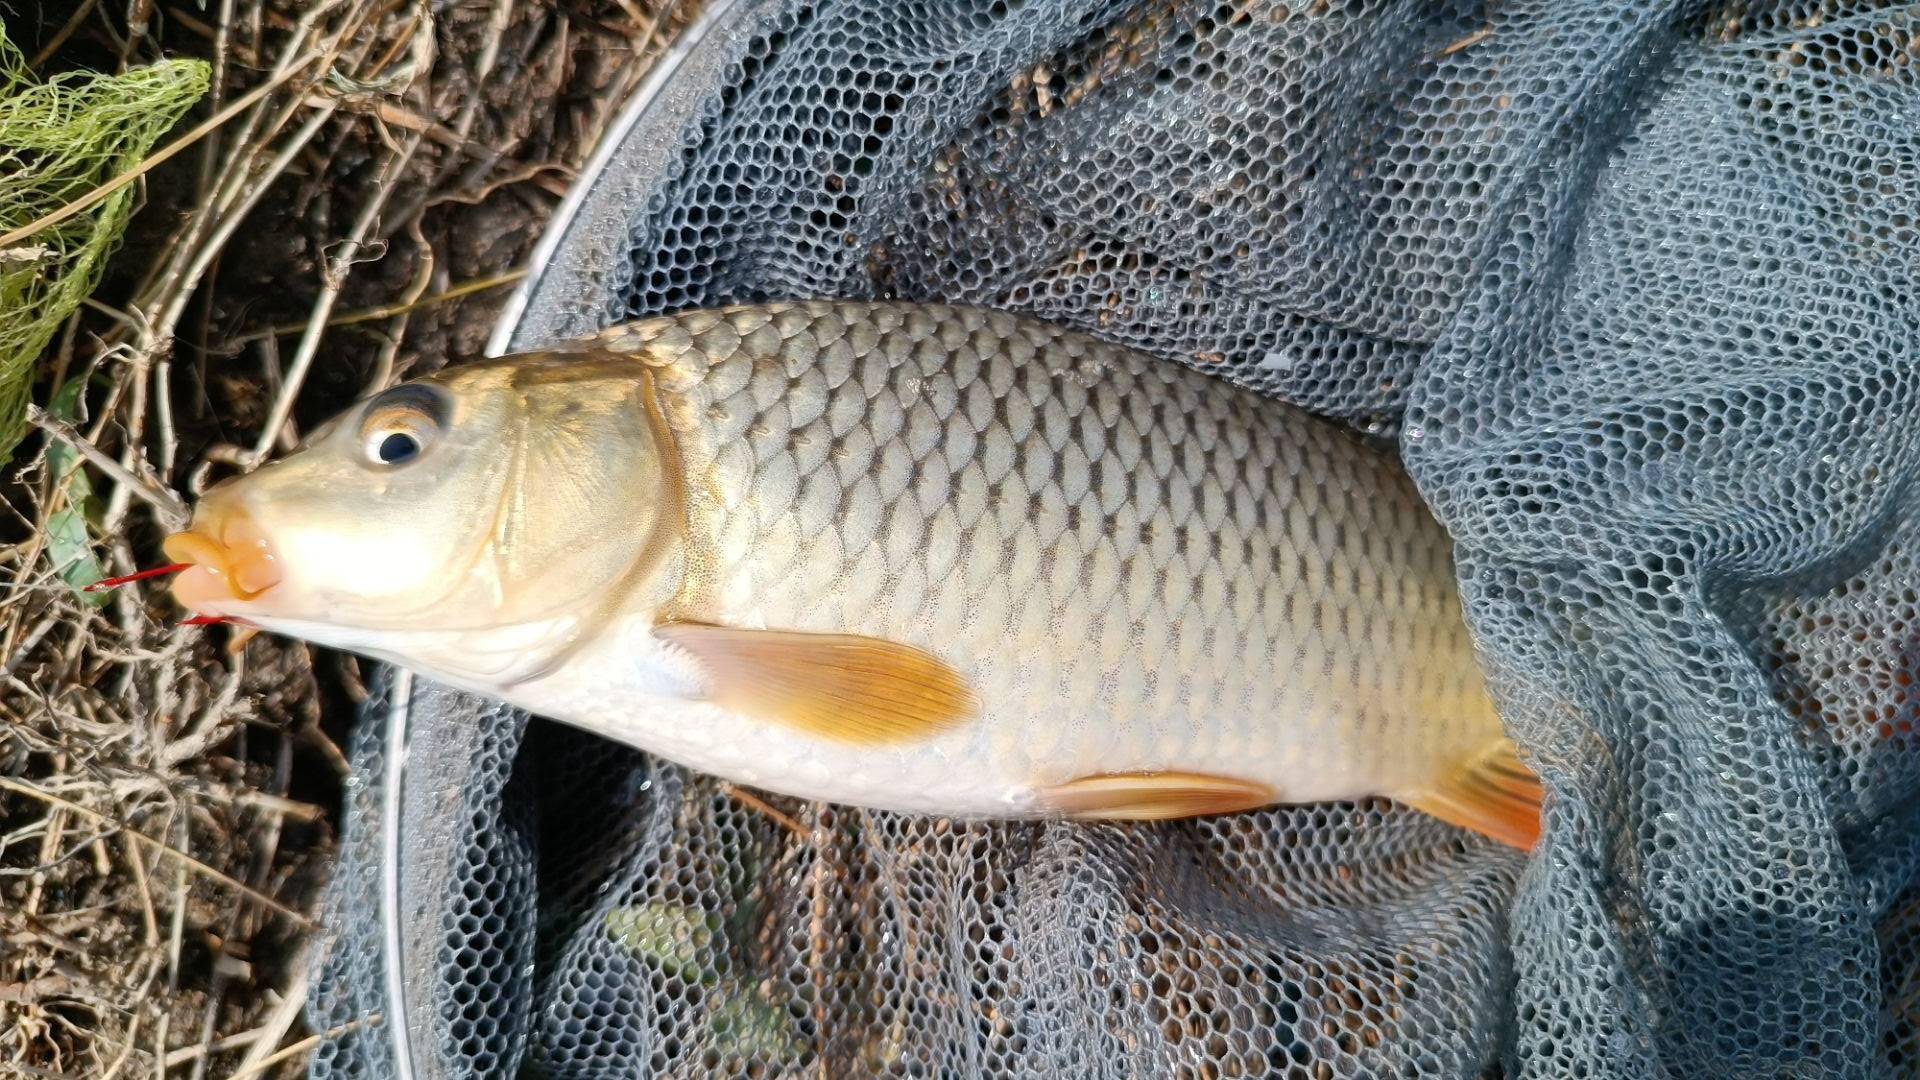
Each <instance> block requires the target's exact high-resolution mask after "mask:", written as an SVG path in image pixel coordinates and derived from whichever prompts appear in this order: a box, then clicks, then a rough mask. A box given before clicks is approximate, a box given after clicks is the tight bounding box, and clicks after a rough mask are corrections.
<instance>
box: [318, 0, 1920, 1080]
mask: <svg viewBox="0 0 1920 1080" xmlns="http://www.w3.org/2000/svg"><path fill="white" fill-rule="evenodd" d="M712 17H713V20H714V21H713V22H712V24H711V25H712V29H709V30H708V31H707V32H706V34H705V36H704V37H703V38H702V39H701V40H700V42H699V43H698V44H697V45H696V46H694V48H693V49H692V51H691V52H689V53H688V55H687V58H686V59H685V61H684V63H683V64H682V65H681V67H680V68H679V69H678V70H677V71H675V72H674V73H673V75H672V76H671V77H669V78H668V79H667V80H666V82H665V83H664V84H663V87H662V89H661V91H660V93H659V95H658V98H659V100H658V102H657V103H655V105H654V106H652V107H650V108H649V110H648V111H647V112H646V113H644V114H642V115H641V117H640V119H639V120H638V121H637V122H636V123H635V125H634V126H633V127H632V129H631V130H630V131H628V132H627V133H626V135H625V136H624V139H623V141H622V143H621V145H620V147H619V149H618V150H617V151H616V152H615V154H614V156H613V158H612V159H611V161H610V163H609V165H608V167H607V168H606V169H604V170H602V172H601V173H600V174H599V175H598V176H597V177H596V178H592V179H591V183H592V185H593V186H592V189H591V190H590V191H589V193H588V196H587V198H586V200H585V201H584V202H583V204H582V208H581V212H580V214H579V215H577V217H576V221H575V224H574V225H573V226H572V227H570V229H569V231H568V232H567V233H566V234H565V236H564V237H563V239H562V242H561V243H560V245H559V248H558V250H557V251H556V252H555V253H554V258H553V259H552V260H551V263H550V265H549V267H548V269H547V271H546V273H545V274H544V275H543V277H542V279H541V281H540V283H539V285H538V286H537V287H536V288H534V289H533V290H532V291H531V293H530V303H529V305H528V308H527V310H526V313H525V316H524V317H523V318H522V319H521V321H520V323H519V327H518V333H517V337H516V343H517V344H521V345H530V344H537V343H538V342H539V341H541V340H544V339H549V338H554V337H562V336H568V335H571V334H577V333H580V332H583V331H586V330H590V329H593V328H595V327H597V326H600V325H604V324H606V323H609V322H612V321H616V320H619V319H623V318H627V317H630V316H634V315H642V314H650V313H656V312H661V311H668V310H675V309H680V308H687V307H698V306H708V305H712V304H717V303H722V302H734V301H749V300H759V299H786V298H791V297H796V296H821V295H838V296H854V297H875V296H895V297H905V298H910V299H925V300H934V299H939V300H955V301H965V302H973V303H984V304H989V305H993V306H998V307H1005V308H1012V309H1018V310H1023V311H1028V312H1033V313H1036V314H1039V315H1041V316H1043V317H1045V318H1048V319H1051V320H1054V321H1057V322H1060V323H1064V324H1067V325H1071V326H1075V327H1078V328H1081V329H1084V330H1087V331H1089V332H1092V333H1094V334H1097V335H1100V336H1103V337H1107V338H1110V339H1113V340H1118V341H1122V342H1126V343H1128V344H1132V345H1135V346H1137V347H1140V348H1143V349H1146V350H1148V351H1151V352H1153V353H1155V354H1157V355H1159V356H1161V357H1164V358H1165V359H1167V360H1168V361H1170V362H1176V363H1184V364H1189V365H1193V366H1197V367H1201V368H1204V369H1206V370H1209V371H1213V372H1215V373H1217V374H1219V375H1221V376H1222V377H1225V378H1228V379H1232V380H1234V381H1237V382H1240V383H1242V384H1244V385H1247V386H1250V387H1253V388H1255V389H1257V390H1259V391H1261V392H1264V393H1269V394H1273V395H1276V396H1279V397H1283V398H1287V399H1290V400H1293V401H1297V402H1299V403H1301V404H1303V405H1305V406H1307V407H1308V408H1311V409H1313V410H1315V411H1318V412H1320V413H1322V414H1325V415H1327V416H1330V417H1335V418H1339V419H1341V420H1344V421H1347V422H1350V423H1352V424H1354V425H1356V426H1359V427H1362V428H1364V429H1368V430H1372V431H1375V432H1377V433H1379V434H1381V435H1383V436H1393V437H1396V438H1397V439H1398V442H1399V445H1400V447H1401V451H1402V454H1403V457H1404V458H1405V460H1406V461H1407V463H1408V466H1409V468H1410V470H1411V471H1412V472H1413V474H1414V476H1415V478H1416V480H1417V481H1418V482H1419V483H1420V485H1421V489H1422V491H1423V493H1424V494H1425V495H1426V496H1427V497H1428V499H1429V501H1430V502H1431V503H1432V505H1433V506H1434V509H1435V511H1436V513H1437V514H1438V515H1439V516H1440V517H1441V519H1442V520H1443V521H1444V522H1445V524H1446V525H1447V526H1448V527H1449V529H1450V530H1451V531H1452V532H1453V534H1454V536H1455V538H1456V540H1457V542H1458V545H1459V565H1460V576H1461V581H1462V587H1463V597H1464V599H1465V601H1466V604H1467V614H1468V619H1469V621H1470V623H1471V624H1472V626H1473V628H1474V630H1475V632H1476V635H1477V638H1478V640H1479V642H1480V644H1481V646H1482V649H1483V661H1484V664H1485V666H1486V668H1487V671H1488V675H1489V679H1490V682H1491V685H1492V686H1493V689H1494V691H1495V694H1496V696H1497V698H1498V700H1499V702H1500V705H1501V708H1502V713H1503V716H1504V717H1505V719H1506V720H1507V722H1508V724H1509V726H1510V728H1511V730H1512V731H1513V733H1514V734H1515V736H1516V738H1517V740H1518V741H1519V742H1520V744H1521V745H1522V746H1523V747H1524V748H1525V753H1526V755H1527V756H1528V758H1529V760H1530V761H1531V762H1532V763H1534V764H1535V765H1536V766H1537V767H1538V769H1539V771H1540V772H1541V773H1542V775H1543V778H1544V780H1545V782H1546V784H1547V786H1548V788H1549V789H1550V791H1551V795H1550V799H1549V807H1548V812H1547V829H1546V835H1545V838H1544V840H1543V843H1542V846H1541V848H1540V849H1539V850H1538V852H1537V855H1536V857H1535V858H1534V859H1533V860H1532V861H1530V862H1523V861H1522V860H1521V859H1519V858H1518V857H1516V856H1514V855H1513V854H1511V853H1509V852H1506V851H1504V850H1501V849H1498V848H1496V847H1493V846H1491V845H1489V844H1487V843H1485V842H1483V841H1480V840H1478V839H1475V838H1472V837H1469V836H1467V835H1465V834H1463V833H1460V832H1458V831H1455V830H1452V829H1449V828H1447V827H1446V826H1442V825H1439V824H1438V823H1435V822H1433V821H1432V820H1430V819H1427V818H1425V817H1422V816H1420V815H1418V814H1415V813H1412V812H1411V811H1407V810H1403V809H1401V808H1398V807H1395V806H1392V805H1390V804H1387V803H1383V802H1371V803H1364V804H1339V805H1328V806H1312V807H1297V808H1284V809H1276V810H1269V811H1263V812H1257V813H1251V814H1242V815H1235V816H1232V817H1226V818H1219V819H1212V820H1207V821H1200V822H1184V823H1171V824H1164V825H1153V826H1146V825H1137V826H1124V825H1098V826H1081V825H992V824H962V823H953V822H945V821H938V820H929V819H924V818H912V817H902V816H896V815H888V814H880V813H871V812H866V811H861V810H857V809H850V808H835V807H825V806H812V805H805V804H797V803H794V802H791V801H788V800H780V799H763V798H761V797H760V796H758V795H756V794H754V793H751V792H745V791H739V790H735V789H732V788H730V787H728V786H727V785H725V784H723V783H721V782H719V781H716V780H713V779H711V778H706V777H701V776H696V775H692V774H689V773H687V772H685V771H684V770H681V769H679V768H677V767H675V766H673V765H671V764H668V763H664V762H659V761H654V760H649V759H648V758H646V757H645V756H643V755H640V754H637V753H633V752H631V751H628V750H625V749H622V748H619V747H616V746H613V745H611V744H608V743H606V742H603V741H600V740H596V739H594V738H592V737H590V736H585V735H582V734H580V733H577V732H573V731H570V730H567V729H563V728H558V727H555V726H553V725H549V724H546V723H544V722H540V721H534V722H532V723H531V724H526V723H525V722H524V721H523V720H522V719H521V718H519V717H517V716H514V715H512V714H507V713H503V712H499V711H494V712H488V711H486V710H484V709H483V708H482V706H481V705H480V704H479V703H476V702H473V701H471V700H469V699H465V698H461V697H458V696H456V695H451V694H447V693H445V692H441V691H420V692H416V693H415V694H414V695H412V698H411V699H410V700H411V701H412V702H413V704H414V705H415V708H414V709H413V710H411V713H412V714H411V717H410V725H409V731H410V733H411V741H410V744H409V748H408V765H407V770H406V774H405V775H406V785H405V788H406V791H405V797H404V799H403V801H402V806H403V807H404V812H403V814H402V817H401V819H400V820H399V821H398V822H397V825H398V827H399V828H400V830H401V836H402V837H403V840H402V842H401V844H400V851H401V853H402V863H403V866H404V872H402V873H400V874H399V879H400V880H399V884H398V888H397V890H396V892H397V896H396V897H394V898H393V899H394V901H395V902H396V904H397V907H390V908H389V909H388V910H389V911H390V912H391V913H392V914H394V916H395V918H396V919H397V921H398V925H399V933H400V936H401V938H402V940H403V942H404V943H405V944H404V945H403V947H402V950H401V953H400V955H401V956H402V957H403V961H402V966H403V968H405V970H404V972H403V975H404V977H403V978H402V979H401V980H400V982H402V983H403V984H404V985H405V986H406V987H407V988H408V992H407V993H406V995H405V998H406V1001H405V1004H404V1014H405V1015H406V1016H407V1017H408V1019H409V1023H408V1024H407V1025H406V1029H407V1034H408V1036H409V1038H408V1040H407V1041H408V1042H409V1044H410V1054H409V1060H410V1062H411V1068H410V1070H409V1075H413V1076H459V1075H470V1074H473V1073H475V1072H479V1073H481V1074H486V1075H501V1074H510V1073H514V1072H516V1071H519V1072H524V1073H526V1074H529V1075H536V1076H550V1077H634V1076H661V1077H696V1076H698V1077H704V1076H715V1075H735V1076H769V1077H771V1076H802V1075H826V1076H899V1077H964V1076H1033V1077H1051V1076H1062V1075H1068V1076H1082V1075H1084V1076H1089V1077H1104V1076H1115V1077H1120V1076H1128V1077H1133V1076H1155V1077H1159V1076H1170V1077H1231V1076H1297V1077H1309V1078H1316V1080H1318V1078H1323V1077H1349V1076H1352V1077H1358V1076H1384V1075H1398V1076H1413V1075H1417V1076H1473V1075H1478V1074H1480V1073H1482V1072H1483V1071H1488V1070H1495V1071H1504V1072H1506V1073H1508V1074H1510V1075H1515V1076H1540V1077H1550V1076H1551V1077H1560V1076H1583V1077H1587V1076H1630V1077H1643V1076H1655V1075H1673V1076H1762V1075H1765V1076H1775V1075H1830V1074H1837V1075H1872V1074H1895V1075H1911V1074H1913V1073H1914V1072H1915V1071H1916V1070H1920V1030H1917V1028H1916V1021H1917V1019H1920V877H1916V874H1915V869H1916V867H1920V827H1916V826H1920V820H1916V818H1917V816H1920V801H1916V800H1915V799H1914V797H1913V796H1914V793H1915V791H1916V788H1917V787H1920V775H1916V773H1917V771H1920V754H1917V753H1916V751H1917V750H1920V734H1916V731H1915V723H1916V713H1917V712H1920V693H1917V692H1916V691H1915V690H1914V683H1915V676H1916V666H1920V649H1916V631H1917V630H1920V597H1917V596H1916V588H1920V491H1916V490H1915V488H1914V485H1913V483H1912V481H1913V479H1914V478H1915V476H1916V474H1917V468H1920V462H1917V461H1916V458H1915V455H1916V452H1917V451H1920V422H1916V421H1920V416H1916V412H1917V411H1920V374H1916V369H1915V367H1914V362H1913V361H1914V357H1915V356H1916V345H1920V341H1916V337H1917V334H1916V327H1917V326H1920V320H1916V315H1920V311H1917V310H1916V309H1917V308H1920V282H1916V281H1915V280H1914V279H1915V276H1916V271H1917V270H1920V235H1917V232H1916V229H1917V226H1916V222H1920V125H1917V124H1916V123H1915V122H1914V121H1915V118H1916V117H1920V85H1917V79H1920V12H1917V11H1916V7H1915V6H1914V5H1911V4H1886V3H1845V2H1835V0H1825V2H1806V3H1776V4H1767V3H1760V2H1754V0H1749V2H1746V3H1732V4H1707V3H1671V4H1639V3H1609V2H1603V0H1580V2H1573V0H1551V2H1549V0H1536V2H1531V3H1528V2H1519V0H1504V2H1501V3H1498V4H1484V5H1483V4H1473V3H1412V2H1403V3H1393V2H1357V3H1331V2H1328V0H1298V2H1293V3H1282V2H1271V0H1229V2H1222V3H1187V2H1172V0H1163V2H1140V0H1132V2H1118V0H1107V2H1102V0H1053V2H1038V0H1036V2H1031V3H1025V4H1018V3H1008V2H1004V0H998V2H984V0H981V2H950V0H938V2H933V0H928V2H924V3H915V2H911V0H887V2H884V3H882V2H875V0H842V2H833V3H812V4H808V3H797V2H790V0H738V2H736V3H733V4H730V5H727V4H717V5H715V11H714V12H713V15H712ZM1249 662H1250V663H1257V662H1259V658H1252V657H1250V658H1249ZM386 715H387V714H386V713H384V712H378V713H375V714H374V715H373V717H372V719H373V720H378V719H380V718H382V717H384V716H386ZM366 726H367V728H368V730H369V731H373V732H375V733H374V734H368V735H364V736H363V737H362V738H361V740H360V744H359V747H360V753H359V756H358V758H357V761H358V764H359V768H360V771H359V774H358V775H359V776H361V777H362V778H363V780H362V783H363V784H365V785H368V786H364V787H361V788H359V789H356V798H355V801H354V803H353V805H352V807H351V813H350V818H349V841H348V844H347V846H346V849H345V851H344V855H343V866H342V870H341V874H340V877H339V879H338V881H337V882H336V885H335V887H334V892H333V894H332V895H331V898H330V912H331V923H332V925H334V926H335V927H338V928H340V929H339V930H337V931H336V936H335V937H334V938H333V939H332V940H331V942H330V947H329V950H328V951H327V953H326V954H325V957H324V964H323V974H324V977H323V978H322V979H321V980H320V981H319V983H318V985H319V992H318V993H317V994H316V998H315V1000H316V1004H315V1006H314V1013H315V1022H316V1026H320V1027H323V1028H329V1027H333V1026H337V1025H341V1024H345V1023H349V1022H351V1021H352V1019H353V1018H354V1017H362V1018H364V1017H365V1016H367V1015H368V1014H371V1013H375V1012H383V1011H385V1010H387V1009H389V1008H390V1007H391V1005H390V1002H389V1000H388V996H387V995H386V994H385V993H384V991H383V984H382V980H383V978H384V975H383V972H384V970H385V964H386V961H385V960H384V959H383V957H384V955H385V953H384V951H383V948H382V945H381V941H380V939H379V937H378V935H377V934H376V933H375V932H374V931H373V930H372V929H370V928H371V927H372V926H375V925H377V924H378V923H379V920H380V915H381V913H382V910H383V909H382V901H381V897H380V894H379V892H378V891H377V890H373V891H370V890H369V887H368V883H369V882H373V881H376V880H377V878H378V870H377V866H378V858H379V847H378V845H377V843H374V842H373V841H372V840H370V839H369V838H371V837H375V836H378V835H380V834H381V831H382V826H383V824H389V823H386V822H384V821H383V818H382V816H381V814H380V813H379V807H378V806H377V805H374V804H372V803H369V802H368V801H367V798H368V796H367V793H368V792H371V791H374V790H376V787H377V785H378V784H379V782H380V781H381V780H382V778H383V776H384V774H383V771H382V768H381V766H382V755H383V752H384V751H383V750H382V747H383V746H384V743H383V741H382V738H381V736H380V735H379V734H378V733H377V728H378V727H379V725H378V724H377V723H372V722H370V723H369V724H368V725H366ZM523 731H524V742H522V732H523ZM381 1031H382V1029H379V1028H366V1027H362V1028H357V1029H356V1031H355V1033H354V1034H353V1035H352V1036H350V1037H348V1038H347V1039H345V1040H343V1041H340V1042H337V1043H335V1044H334V1045H333V1046H332V1047H331V1048H330V1049H329V1050H328V1051H327V1052H326V1053H324V1054H322V1055H321V1056H320V1057H319V1058H317V1059H316V1064H315V1067H314V1074H315V1075H316V1076H319V1077H334V1076H340V1075H350V1076H377V1077H387V1076H393V1075H398V1074H397V1073H396V1071H395V1058H394V1056H393V1052H392V1045H393V1042H392V1040H391V1039H390V1038H388V1037H386V1036H385V1035H383V1034H381V1033H380V1032H381Z"/></svg>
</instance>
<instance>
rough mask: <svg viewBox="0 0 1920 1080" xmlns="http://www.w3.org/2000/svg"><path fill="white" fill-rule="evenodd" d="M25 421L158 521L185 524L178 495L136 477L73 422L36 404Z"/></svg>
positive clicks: (185, 514) (177, 525) (174, 525)
mask: <svg viewBox="0 0 1920 1080" xmlns="http://www.w3.org/2000/svg"><path fill="white" fill-rule="evenodd" d="M27 422H28V423H30V424H32V425H33V426H34V427H37V428H39V429H40V430H41V431H44V432H46V433H47V434H48V435H50V436H52V437H53V438H56V439H59V440H60V441H61V442H63V443H65V444H67V445H68V446H70V447H72V448H73V449H74V450H76V451H78V452H79V454H80V456H81V457H84V458H86V459H87V461H88V462H89V463H90V464H92V465H93V467H94V468H96V469H99V470H100V471H101V472H103V473H106V474H107V475H108V476H110V477H112V478H113V480H114V481H115V482H116V483H119V484H121V485H123V486H124V487H125V488H126V489H127V490H129V491H131V492H132V493H133V494H135V495H137V496H139V497H140V499H141V500H142V501H143V502H145V503H147V504H148V505H149V506H152V507H153V508H154V511H155V512H156V513H158V514H159V515H160V520H161V522H162V523H163V524H165V525H166V526H167V527H168V528H169V529H176V530H177V529H184V528H186V527H187V520H188V518H189V517H190V516H191V515H189V514H188V512H187V504H186V503H185V502H183V501H181V499H180V496H178V495H175V494H174V493H173V492H172V491H169V490H168V489H166V488H165V487H162V486H161V485H160V484H159V482H157V481H155V480H152V479H150V478H148V477H144V476H140V475H138V474H136V473H135V472H134V471H133V470H131V469H129V468H127V467H126V466H125V465H122V464H121V463H120V462H118V461H116V460H114V458H113V455H111V454H108V453H107V452H106V451H104V450H102V449H100V448H99V447H97V446H95V445H93V443H92V442H91V441H89V440H88V439H87V438H86V436H84V435H81V434H80V433H79V432H77V431H75V430H73V425H71V424H69V423H67V422H66V421H64V420H58V419H55V418H54V417H52V416H49V415H48V414H47V412H46V410H44V409H42V408H40V406H38V405H28V406H27Z"/></svg>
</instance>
